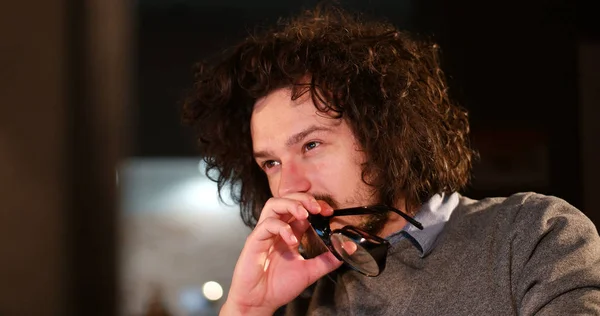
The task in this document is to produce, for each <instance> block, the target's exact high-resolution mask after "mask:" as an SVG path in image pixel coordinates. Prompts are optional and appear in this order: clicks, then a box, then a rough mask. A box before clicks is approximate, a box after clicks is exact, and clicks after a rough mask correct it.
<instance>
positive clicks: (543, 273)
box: [511, 194, 600, 315]
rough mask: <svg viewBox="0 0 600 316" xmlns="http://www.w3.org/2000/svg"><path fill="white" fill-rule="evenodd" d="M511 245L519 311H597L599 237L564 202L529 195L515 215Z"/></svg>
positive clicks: (599, 304) (599, 297)
mask: <svg viewBox="0 0 600 316" xmlns="http://www.w3.org/2000/svg"><path fill="white" fill-rule="evenodd" d="M514 227H515V228H516V229H515V230H514V234H513V236H512V237H513V238H512V241H511V246H512V247H513V258H512V265H513V267H512V280H513V281H512V284H513V286H512V287H513V294H514V296H513V297H514V300H515V301H514V306H515V308H516V309H517V310H518V314H519V315H600V237H599V236H598V232H597V230H596V228H595V227H594V225H593V223H592V222H591V221H590V220H589V219H588V218H587V217H586V216H585V215H584V214H583V213H582V212H580V211H579V210H577V209H576V208H575V207H573V206H571V205H570V204H568V203H567V202H565V201H563V200H561V199H558V198H555V197H548V196H542V195H537V194H532V195H529V196H527V197H526V198H525V199H524V201H523V204H522V205H521V207H520V209H519V211H518V213H517V214H516V216H515V226H514Z"/></svg>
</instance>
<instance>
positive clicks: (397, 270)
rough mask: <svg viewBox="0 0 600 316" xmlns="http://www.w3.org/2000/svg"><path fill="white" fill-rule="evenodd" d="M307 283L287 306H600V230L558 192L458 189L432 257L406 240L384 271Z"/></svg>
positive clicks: (387, 310) (299, 311) (595, 311)
mask: <svg viewBox="0 0 600 316" xmlns="http://www.w3.org/2000/svg"><path fill="white" fill-rule="evenodd" d="M333 280H335V281H333ZM308 292H309V293H310V295H303V296H300V297H298V298H297V299H296V300H294V301H293V302H291V303H290V304H288V305H287V307H286V308H285V313H286V314H287V315H305V314H308V315H600V237H599V236H598V232H597V230H596V228H595V227H594V225H593V224H592V222H591V221H590V220H589V219H588V218H587V217H585V216H584V215H583V214H582V213H581V212H580V211H579V210H577V209H576V208H574V207H573V206H571V205H569V204H568V203H567V202H565V201H563V200H561V199H558V198H555V197H549V196H543V195H539V194H534V193H520V194H516V195H513V196H511V197H509V198H490V199H485V200H481V201H475V200H471V199H468V198H466V197H461V198H460V202H459V205H458V206H457V208H456V209H455V210H454V212H453V213H452V215H451V217H450V219H449V221H448V222H447V223H446V225H445V227H444V229H443V231H442V232H441V234H440V235H439V236H438V238H437V240H436V243H435V247H434V248H433V250H432V251H431V253H429V254H428V255H426V256H425V257H422V256H421V252H420V251H419V250H418V249H417V248H415V247H414V245H413V244H412V243H411V241H410V240H408V239H403V240H401V241H400V242H398V243H396V244H393V245H392V247H391V248H390V251H389V253H388V259H387V266H386V269H385V271H384V272H383V273H382V274H381V275H380V276H379V277H376V278H369V277H365V276H363V275H361V274H359V273H357V272H354V271H350V270H345V271H338V272H335V273H333V274H332V275H331V276H330V277H324V278H322V279H321V280H319V281H318V282H317V283H316V284H315V285H313V287H312V288H311V289H309V291H308Z"/></svg>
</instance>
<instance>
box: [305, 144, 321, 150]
mask: <svg viewBox="0 0 600 316" xmlns="http://www.w3.org/2000/svg"><path fill="white" fill-rule="evenodd" d="M319 145H321V143H320V142H308V143H306V144H305V145H304V148H303V149H304V151H309V150H313V149H315V148H316V147H318V146H319Z"/></svg>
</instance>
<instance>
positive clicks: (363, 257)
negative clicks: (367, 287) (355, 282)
mask: <svg viewBox="0 0 600 316" xmlns="http://www.w3.org/2000/svg"><path fill="white" fill-rule="evenodd" d="M331 245H332V246H333V249H335V251H337V253H338V254H339V255H340V256H342V258H343V259H344V262H346V263H347V264H349V265H351V266H352V267H353V268H354V269H356V270H358V271H360V272H362V273H364V274H366V275H368V276H375V275H378V274H379V266H378V265H377V262H376V261H375V259H374V258H373V256H371V254H370V253H369V252H368V251H367V250H365V249H364V248H363V247H361V246H360V245H359V244H358V243H356V242H355V241H354V240H353V239H352V238H350V237H348V236H345V235H343V234H342V233H334V234H332V235H331Z"/></svg>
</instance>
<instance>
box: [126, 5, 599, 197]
mask: <svg viewBox="0 0 600 316" xmlns="http://www.w3.org/2000/svg"><path fill="white" fill-rule="evenodd" d="M315 3H316V1H275V0H272V1H252V2H241V1H233V0H229V1H222V2H219V3H218V4H217V3H208V2H204V1H158V0H152V1H141V2H140V3H139V11H138V13H139V21H138V24H137V27H138V29H137V30H136V32H137V35H138V42H137V43H138V48H137V49H138V58H139V59H138V63H137V67H138V69H137V85H138V87H137V96H138V98H139V100H138V101H139V108H138V116H137V122H136V124H137V125H135V134H136V135H137V136H136V138H135V142H134V155H135V156H143V157H155V156H194V155H195V149H194V140H193V138H192V137H193V135H192V133H191V132H190V131H189V130H186V129H184V128H183V127H181V125H180V124H179V117H178V106H179V105H180V101H181V99H182V98H183V97H184V95H185V91H186V89H187V88H189V87H190V86H191V82H192V72H191V67H192V65H193V63H194V62H195V61H197V60H200V59H201V58H205V57H208V56H211V55H213V54H216V53H218V52H219V51H220V50H221V49H223V48H225V47H227V46H229V45H233V44H235V43H236V41H237V40H239V39H241V38H243V37H244V36H245V35H246V34H247V33H248V30H252V29H253V27H255V26H256V25H265V24H269V23H272V22H274V21H276V19H277V17H279V16H289V15H290V14H294V13H297V12H299V10H301V9H302V8H310V7H312V6H313V5H314V4H315ZM342 6H343V7H344V8H346V9H349V10H359V11H362V12H365V13H367V14H368V15H371V16H374V17H384V18H386V19H388V20H390V21H392V22H393V23H394V24H396V25H397V26H398V27H400V28H403V29H406V30H409V31H411V32H413V33H416V34H418V35H421V36H427V37H430V38H432V39H433V40H435V41H436V42H438V43H439V44H440V45H441V47H442V54H443V55H442V57H443V68H444V70H445V71H446V74H447V76H448V77H449V84H450V87H451V90H450V91H451V94H452V95H453V97H454V98H455V99H456V100H458V102H459V103H460V104H461V105H463V106H464V107H466V108H467V109H468V110H469V111H470V117H471V124H472V142H473V145H474V147H475V148H476V149H478V150H479V152H480V154H481V162H480V163H477V164H476V165H475V172H474V177H473V183H472V185H471V186H470V187H469V188H468V189H467V190H466V191H465V192H464V193H465V194H467V195H469V196H471V197H474V198H481V197H484V196H492V195H493V196H497V195H507V194H510V193H514V192H517V191H537V192H541V193H546V194H552V195H557V196H560V197H562V198H564V199H566V200H567V201H569V202H570V203H572V204H573V205H575V206H577V207H579V208H583V190H582V186H583V183H582V181H583V180H582V173H583V172H584V170H582V167H581V163H580V162H581V158H582V157H581V156H580V152H581V146H580V140H581V137H582V135H581V131H580V128H579V114H580V102H579V97H578V87H579V82H578V59H577V58H578V57H577V56H578V55H577V54H578V45H579V44H580V43H581V42H582V41H594V40H597V39H598V26H597V25H596V24H594V23H593V17H592V13H589V12H592V11H591V10H588V7H586V5H585V4H584V3H580V4H579V5H576V3H575V2H570V1H566V0H556V1H541V0H533V1H516V0H507V1H494V2H488V1H476V0H457V1H442V0H419V1H416V0H412V1H411V0H403V1H383V0H379V1H378V0H370V1H342Z"/></svg>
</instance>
